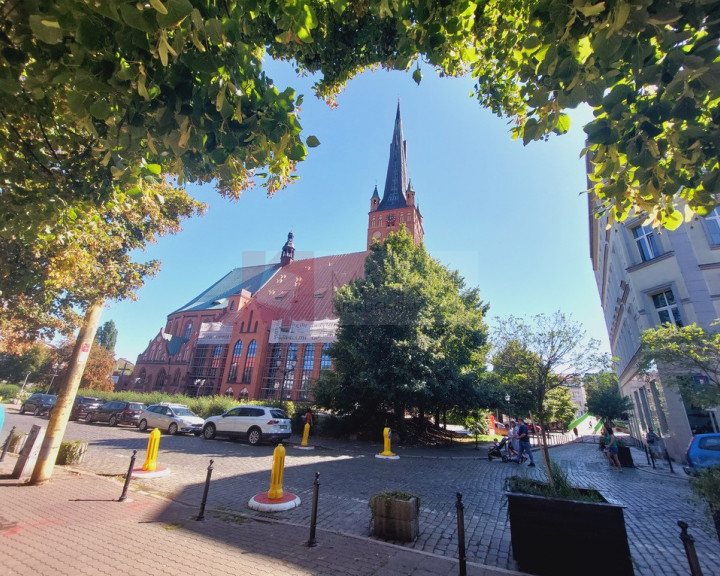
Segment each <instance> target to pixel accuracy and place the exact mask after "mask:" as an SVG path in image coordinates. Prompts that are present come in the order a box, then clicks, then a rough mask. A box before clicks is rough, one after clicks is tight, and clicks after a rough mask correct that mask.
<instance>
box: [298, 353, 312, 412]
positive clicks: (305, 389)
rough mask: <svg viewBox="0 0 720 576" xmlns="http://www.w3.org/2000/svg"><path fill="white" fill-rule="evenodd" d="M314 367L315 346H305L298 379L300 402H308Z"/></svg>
mask: <svg viewBox="0 0 720 576" xmlns="http://www.w3.org/2000/svg"><path fill="white" fill-rule="evenodd" d="M314 367H315V344H308V345H306V346H305V353H304V354H303V365H302V373H301V378H300V400H308V399H309V398H310V383H311V378H312V373H313V368H314Z"/></svg>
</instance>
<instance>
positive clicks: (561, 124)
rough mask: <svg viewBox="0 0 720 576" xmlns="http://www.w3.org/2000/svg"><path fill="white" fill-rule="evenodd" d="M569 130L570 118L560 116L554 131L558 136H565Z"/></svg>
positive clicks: (563, 115) (565, 115)
mask: <svg viewBox="0 0 720 576" xmlns="http://www.w3.org/2000/svg"><path fill="white" fill-rule="evenodd" d="M568 130H570V116H568V115H567V114H560V115H559V116H558V121H557V124H556V125H555V131H556V132H558V133H560V134H565V133H566V132H567V131H568Z"/></svg>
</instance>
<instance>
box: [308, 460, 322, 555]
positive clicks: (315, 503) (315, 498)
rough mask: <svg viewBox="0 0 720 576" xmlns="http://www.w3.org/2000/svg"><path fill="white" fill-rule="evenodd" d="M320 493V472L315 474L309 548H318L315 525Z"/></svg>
mask: <svg viewBox="0 0 720 576" xmlns="http://www.w3.org/2000/svg"><path fill="white" fill-rule="evenodd" d="M319 492H320V472H315V482H313V501H312V511H311V512H310V539H309V540H308V541H307V545H308V547H309V548H312V547H314V546H317V540H315V525H316V524H317V507H318V493H319Z"/></svg>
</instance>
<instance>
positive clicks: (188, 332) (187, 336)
mask: <svg viewBox="0 0 720 576" xmlns="http://www.w3.org/2000/svg"><path fill="white" fill-rule="evenodd" d="M190 336H192V320H191V321H190V322H188V323H187V324H185V339H186V340H190Z"/></svg>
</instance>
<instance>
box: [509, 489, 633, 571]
mask: <svg viewBox="0 0 720 576" xmlns="http://www.w3.org/2000/svg"><path fill="white" fill-rule="evenodd" d="M505 495H506V496H507V499H508V515H509V517H510V536H511V539H512V550H513V558H515V561H516V562H517V563H518V568H519V569H520V570H521V571H522V572H529V573H531V574H540V575H542V576H577V574H582V575H583V576H607V575H608V574H612V575H613V576H633V574H634V572H633V565H632V559H631V557H630V547H629V545H628V541H627V532H626V531H625V518H624V516H623V507H622V506H616V505H613V504H610V503H608V502H606V501H604V502H582V501H578V500H563V499H559V498H548V497H545V496H535V495H529V494H520V493H517V492H506V493H505ZM600 497H601V498H602V496H600ZM603 500H604V499H603Z"/></svg>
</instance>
